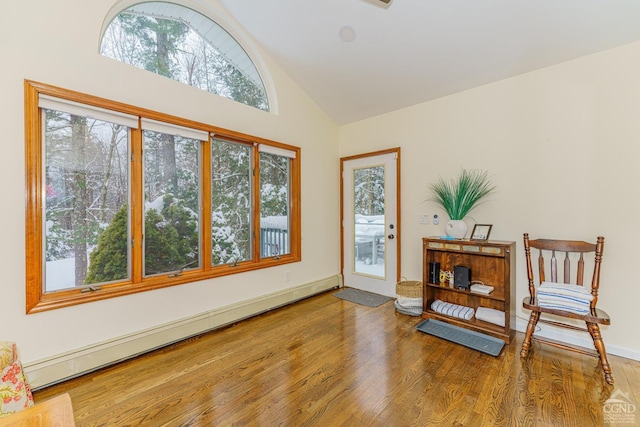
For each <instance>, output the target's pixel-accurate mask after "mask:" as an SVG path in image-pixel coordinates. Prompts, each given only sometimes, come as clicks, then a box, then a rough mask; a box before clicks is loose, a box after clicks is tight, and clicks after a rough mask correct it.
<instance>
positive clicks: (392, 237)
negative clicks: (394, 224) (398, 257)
mask: <svg viewBox="0 0 640 427" xmlns="http://www.w3.org/2000/svg"><path fill="white" fill-rule="evenodd" d="M387 238H388V239H389V240H393V239H395V238H396V236H394V235H393V234H389V235H388V236H387Z"/></svg>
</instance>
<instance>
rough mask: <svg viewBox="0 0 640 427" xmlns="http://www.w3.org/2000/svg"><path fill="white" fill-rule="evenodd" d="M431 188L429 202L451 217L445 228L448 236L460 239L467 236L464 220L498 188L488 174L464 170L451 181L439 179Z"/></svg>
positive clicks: (474, 170) (475, 170)
mask: <svg viewBox="0 0 640 427" xmlns="http://www.w3.org/2000/svg"><path fill="white" fill-rule="evenodd" d="M429 187H430V189H431V191H432V193H433V196H432V197H431V198H430V199H429V200H430V201H432V202H435V203H437V204H438V205H440V206H441V207H442V208H443V209H444V210H445V212H447V215H449V219H450V221H449V222H448V223H447V225H446V228H445V232H446V233H447V236H450V237H455V238H459V239H461V238H463V237H464V236H465V234H467V224H466V223H465V222H464V221H463V220H464V218H465V217H466V216H467V214H468V213H469V212H470V211H471V210H472V209H473V208H474V207H476V206H477V205H478V204H479V203H480V202H481V201H482V199H484V198H485V197H487V196H488V195H489V194H491V193H492V192H493V191H494V190H495V188H496V187H495V185H494V184H493V183H491V181H490V180H489V178H488V176H487V172H486V171H481V170H477V169H462V170H461V171H460V174H459V175H458V177H457V178H455V179H451V180H445V179H443V178H442V177H439V178H438V179H437V180H436V181H435V182H434V183H432V184H431V185H430V186H429Z"/></svg>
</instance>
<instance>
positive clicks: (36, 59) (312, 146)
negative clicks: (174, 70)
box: [0, 0, 339, 364]
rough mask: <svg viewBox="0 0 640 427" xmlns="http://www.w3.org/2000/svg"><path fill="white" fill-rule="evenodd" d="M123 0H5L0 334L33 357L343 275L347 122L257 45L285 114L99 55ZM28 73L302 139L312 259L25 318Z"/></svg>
mask: <svg viewBox="0 0 640 427" xmlns="http://www.w3.org/2000/svg"><path fill="white" fill-rule="evenodd" d="M115 3H116V2H115V0H91V1H90V2H88V1H86V0H56V1H50V0H30V1H21V2H6V3H4V4H3V11H2V14H0V57H1V58H2V67H1V68H0V69H1V70H2V71H1V73H2V74H1V78H0V94H1V96H0V117H1V120H2V139H1V140H0V146H1V149H2V158H1V159H0V182H2V183H3V185H2V186H1V190H0V191H1V193H0V194H1V199H2V209H0V221H1V222H2V224H3V225H4V227H3V236H2V239H0V271H2V279H1V280H0V300H1V302H0V306H1V307H2V317H3V319H5V320H4V325H5V327H4V328H3V332H2V334H1V335H0V340H10V341H15V342H17V343H18V347H19V351H20V354H21V358H22V360H23V362H25V363H26V364H29V363H30V362H32V361H35V360H41V359H44V358H47V357H50V356H52V355H57V354H61V353H64V352H68V351H72V350H76V349H79V348H83V347H85V346H89V345H91V344H94V343H99V342H104V341H106V340H110V339H114V338H116V337H120V336H124V335H126V334H130V333H134V332H136V331H141V330H145V329H148V328H151V327H154V326H156V325H162V324H166V323H168V322H172V321H174V320H177V319H183V318H187V317H190V316H194V315H196V314H198V313H203V312H206V311H210V310H213V309H215V308H218V307H223V306H226V305H230V304H234V303H237V302H240V301H245V300H249V299H252V298H256V297H258V296H261V295H265V294H271V293H275V292H279V291H281V290H283V289H287V288H291V287H295V286H298V285H301V284H305V283H309V282H313V281H316V280H320V279H323V278H326V277H329V276H332V275H336V274H337V273H338V272H339V255H338V254H339V251H338V250H337V249H338V247H339V228H338V217H339V200H338V198H337V197H336V191H337V188H338V186H339V184H338V174H339V173H338V169H339V164H338V160H337V159H338V144H337V143H338V128H337V126H336V125H335V124H334V123H333V122H332V121H331V120H330V119H329V118H328V117H327V116H326V115H325V114H324V113H323V112H322V111H321V110H320V109H319V108H318V107H317V106H316V105H315V104H314V103H313V102H312V101H311V100H310V99H309V97H308V96H307V95H306V94H305V93H304V92H303V91H301V89H300V88H299V87H298V86H297V85H296V84H295V83H294V82H293V81H292V80H290V78H289V77H288V76H286V75H285V74H284V73H283V72H282V70H281V69H280V68H278V67H277V66H276V64H274V63H273V61H271V60H270V59H269V58H268V57H267V56H266V55H263V53H262V52H260V51H259V50H258V49H257V47H256V46H251V47H252V48H253V50H255V51H256V52H257V53H259V54H262V55H263V56H262V60H263V61H264V64H265V65H266V66H267V68H268V70H269V71H270V72H271V76H272V78H273V80H274V84H275V89H276V91H277V99H278V114H277V115H276V114H270V113H266V112H261V111H258V110H256V109H254V108H251V107H247V106H244V105H241V104H238V103H235V102H233V101H229V100H227V99H224V98H221V97H218V96H215V95H212V94H208V93H205V92H202V91H200V90H197V89H194V88H190V87H188V86H185V85H182V84H180V83H177V82H174V81H172V80H169V79H166V78H163V77H160V76H156V75H152V74H150V73H148V72H146V71H143V70H139V69H137V68H134V67H131V66H128V65H125V64H122V63H119V62H117V61H114V60H111V59H109V58H106V57H103V56H101V55H99V54H98V46H99V36H100V30H101V28H102V25H103V20H104V19H105V16H106V14H107V13H108V11H109V10H110V9H111V8H112V7H113V5H114V4H115ZM198 4H200V3H198ZM202 4H204V3H202ZM201 10H202V8H201ZM238 31H239V30H238ZM24 79H30V80H36V81H40V82H44V83H48V84H52V85H55V86H60V87H64V88H68V89H72V90H75V91H80V92H84V93H88V94H91V95H96V96H101V97H105V98H109V99H112V100H116V101H119V102H125V103H128V104H131V105H135V106H138V107H143V108H148V109H152V110H156V111H161V112H164V113H169V114H173V115H176V116H180V117H185V118H189V119H192V120H196V121H200V122H205V123H210V124H213V125H216V126H221V127H224V128H228V129H232V130H235V131H240V132H244V133H248V134H252V135H257V136H260V137H264V138H268V139H273V140H277V141H281V142H284V143H287V144H292V145H297V146H300V147H301V148H302V154H301V158H302V258H303V261H302V262H299V263H294V264H288V265H285V266H279V267H273V268H269V269H263V270H260V271H255V272H250V273H245V274H239V275H233V276H227V277H222V278H217V279H212V280H206V281H202V282H197V283H191V284H185V285H181V286H174V287H171V288H166V289H161V290H155V291H150V292H144V293H139V294H135V295H131V296H126V297H120V298H114V299H109V300H105V301H100V302H95V303H89V304H83V305H78V306H74V307H69V308H64V309H59V310H53V311H48V312H44V313H39V314H32V315H25V231H24V224H25V185H24V181H25V178H24V177H25V166H24V164H25V160H24V159H25V156H24V99H23V82H24ZM319 177H322V179H319ZM311 195H313V197H311ZM285 271H288V272H290V277H291V280H290V281H289V282H285Z"/></svg>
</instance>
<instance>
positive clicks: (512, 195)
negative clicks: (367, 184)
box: [340, 43, 640, 359]
mask: <svg viewBox="0 0 640 427" xmlns="http://www.w3.org/2000/svg"><path fill="white" fill-rule="evenodd" d="M639 76H640V43H635V44H631V45H626V46H623V47H619V48H617V49H613V50H609V51H605V52H601V53H599V54H596V55H592V56H588V57H584V58H581V59H578V60H574V61H571V62H567V63H563V64H560V65H557V66H553V67H549V68H546V69H542V70H539V71H536V72H532V73H528V74H524V75H521V76H518V77H515V78H511V79H507V80H503V81H499V82H497V83H494V84H490V85H486V86H483V87H479V88H476V89H473V90H469V91H465V92H462V93H459V94H455V95H452V96H449V97H445V98H441V99H438V100H435V101H432V102H427V103H424V104H421V105H416V106H413V107H410V108H406V109H403V110H399V111H396V112H392V113H389V114H385V115H381V116H378V117H375V118H372V119H369V120H364V121H361V122H357V123H353V124H350V125H347V126H343V127H341V128H340V155H341V156H346V155H351V154H354V153H360V152H364V151H373V150H377V149H382V148H387V147H390V146H400V147H401V149H402V184H403V185H402V201H403V206H402V221H403V222H402V225H403V240H402V257H403V259H402V266H403V271H402V274H403V275H404V276H407V277H409V278H414V279H419V278H420V277H421V259H420V255H421V247H422V246H421V240H420V239H421V237H423V236H429V235H442V234H444V224H445V223H446V221H447V220H448V217H447V216H446V214H445V213H444V212H443V211H440V210H438V209H437V208H436V207H434V206H433V205H432V204H429V203H426V202H425V200H426V199H427V198H428V197H429V192H428V185H429V183H431V182H432V181H433V180H434V179H435V178H436V177H437V176H439V175H440V176H443V177H447V178H448V177H453V176H455V175H457V174H458V172H459V170H460V169H461V168H479V169H483V170H487V171H489V174H490V176H492V177H493V179H494V181H495V183H496V184H497V190H498V192H497V193H496V194H495V195H494V196H492V197H491V200H490V201H489V202H487V203H485V204H484V205H482V206H480V207H479V208H478V209H476V210H474V211H472V212H471V216H472V217H474V218H475V220H477V222H479V223H487V224H493V229H492V231H491V238H492V239H501V240H515V241H516V242H517V250H518V253H517V278H518V280H517V297H516V298H517V301H518V302H517V306H518V315H519V316H521V317H528V313H526V312H524V311H522V309H521V308H520V307H521V301H522V298H523V297H524V296H525V295H526V294H527V286H526V270H525V264H524V249H523V244H522V234H523V233H524V232H529V233H530V235H531V236H532V237H549V238H552V237H563V238H567V239H579V240H589V241H595V238H596V236H598V235H603V236H605V238H606V240H605V254H604V262H603V270H602V276H601V277H602V280H601V283H602V285H601V292H600V300H599V301H600V302H599V306H601V308H603V309H605V310H606V311H607V312H608V313H609V314H610V315H611V317H612V325H611V326H609V327H607V326H605V327H603V328H602V333H603V336H604V338H605V343H606V344H607V347H608V350H609V352H611V353H613V352H615V353H617V354H621V355H625V356H627V357H633V358H636V359H640V334H638V333H637V332H634V326H635V325H636V324H637V313H638V310H639V308H640V286H638V284H637V283H636V282H637V274H638V273H637V270H636V267H637V264H636V263H637V262H638V254H639V250H638V246H637V244H638V236H639V235H640V231H639V228H638V212H640V192H639V191H638V185H639V184H640V168H639V167H638V159H639V158H640V141H639V138H640V118H639V117H640V116H639V114H640V77H639ZM434 213H437V214H439V215H440V216H441V218H442V219H443V220H442V221H441V222H440V225H439V226H434V225H428V226H427V225H420V224H418V221H419V215H420V214H430V215H433V214H434ZM468 223H469V228H470V229H471V228H472V226H473V221H470V220H468ZM520 323H522V321H520ZM552 332H553V331H552ZM586 338H587V339H588V335H587V336H586Z"/></svg>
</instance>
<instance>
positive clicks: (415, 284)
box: [396, 278, 422, 298]
mask: <svg viewBox="0 0 640 427" xmlns="http://www.w3.org/2000/svg"><path fill="white" fill-rule="evenodd" d="M396 294H397V295H400V296H403V297H407V298H422V282H421V281H419V280H407V279H405V278H402V279H401V280H400V281H399V282H398V283H397V284H396Z"/></svg>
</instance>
